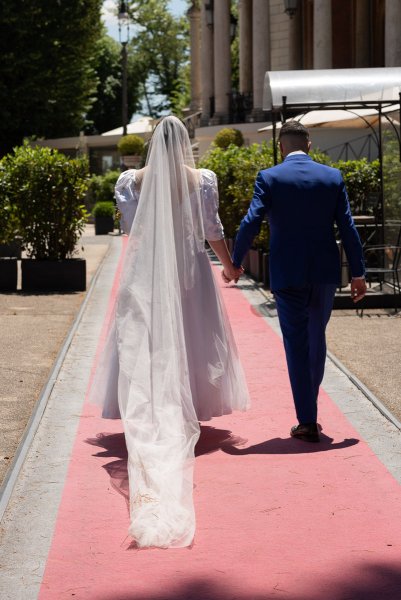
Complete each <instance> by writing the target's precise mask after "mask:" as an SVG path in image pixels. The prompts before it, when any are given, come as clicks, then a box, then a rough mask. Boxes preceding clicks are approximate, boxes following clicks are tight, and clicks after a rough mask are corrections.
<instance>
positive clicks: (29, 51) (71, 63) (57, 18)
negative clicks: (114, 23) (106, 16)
mask: <svg viewBox="0 0 401 600" xmlns="http://www.w3.org/2000/svg"><path fill="white" fill-rule="evenodd" d="M101 7H102V0H68V2H49V1H48V0H24V2H23V3H21V2H17V0H9V1H7V2H1V3H0V23H1V25H2V26H1V35H0V55H1V62H0V154H5V153H6V152H8V151H10V150H11V148H12V147H13V146H14V145H16V144H20V143H21V141H22V139H23V138H24V137H28V136H36V137H47V138H57V137H63V136H73V135H78V133H79V131H80V130H81V129H82V127H83V125H84V122H85V114H86V113H87V112H88V110H89V109H90V107H91V105H92V104H93V101H94V93H95V92H96V86H97V77H96V71H95V66H96V61H97V50H98V49H97V43H98V39H99V37H100V35H101V34H102V31H103V25H102V23H101Z"/></svg>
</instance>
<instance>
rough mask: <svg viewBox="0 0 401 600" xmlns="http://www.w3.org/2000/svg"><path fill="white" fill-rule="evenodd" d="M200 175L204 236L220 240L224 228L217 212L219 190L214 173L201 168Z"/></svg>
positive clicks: (212, 239) (208, 238) (222, 236)
mask: <svg viewBox="0 0 401 600" xmlns="http://www.w3.org/2000/svg"><path fill="white" fill-rule="evenodd" d="M200 175H201V177H200V184H201V200H202V216H203V227H204V230H205V238H206V239H207V240H211V241H212V242H213V241H217V240H222V239H223V238H224V229H223V225H222V224H221V221H220V217H219V213H218V209H219V192H218V188H217V177H216V174H215V173H213V171H209V169H201V172H200Z"/></svg>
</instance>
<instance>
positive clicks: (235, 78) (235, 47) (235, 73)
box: [231, 0, 240, 90]
mask: <svg viewBox="0 0 401 600" xmlns="http://www.w3.org/2000/svg"><path fill="white" fill-rule="evenodd" d="M231 15H232V17H233V18H234V19H236V21H237V28H236V33H235V38H234V39H233V40H232V42H231V89H232V90H239V87H240V85H239V27H238V21H239V13H238V2H237V1H236V0H231Z"/></svg>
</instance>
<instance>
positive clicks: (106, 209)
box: [92, 202, 115, 235]
mask: <svg viewBox="0 0 401 600" xmlns="http://www.w3.org/2000/svg"><path fill="white" fill-rule="evenodd" d="M114 213H115V206H114V203H113V202H97V203H96V204H95V206H94V207H93V210H92V216H93V217H94V218H95V234H96V235H105V234H107V233H109V232H112V231H113V230H114Z"/></svg>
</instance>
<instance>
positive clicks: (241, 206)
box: [199, 142, 273, 249]
mask: <svg viewBox="0 0 401 600" xmlns="http://www.w3.org/2000/svg"><path fill="white" fill-rule="evenodd" d="M199 166H200V167H203V168H206V169H211V170H212V171H214V172H215V173H216V175H217V180H218V183H219V202H220V206H219V214H220V217H221V220H222V223H223V225H224V230H225V234H226V237H228V238H233V237H234V236H235V234H236V232H237V230H238V226H239V224H240V222H241V219H242V218H243V217H244V215H245V214H246V212H247V210H248V207H249V202H250V200H251V198H252V194H253V187H254V183H255V178H256V175H257V173H258V172H259V171H260V170H261V169H266V168H268V167H271V166H273V148H272V145H271V144H268V143H266V142H263V143H262V144H252V145H251V146H248V147H246V146H241V147H238V146H235V145H234V144H231V145H230V146H229V147H228V148H227V149H226V150H223V149H222V148H219V147H214V148H212V149H211V150H210V152H209V153H208V154H207V155H206V156H205V157H204V158H203V159H202V160H201V162H200V164H199ZM267 245H268V231H267V226H266V225H265V224H264V225H263V226H262V230H261V233H260V234H259V236H258V238H257V239H256V240H255V246H256V247H260V248H264V249H266V248H267Z"/></svg>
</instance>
